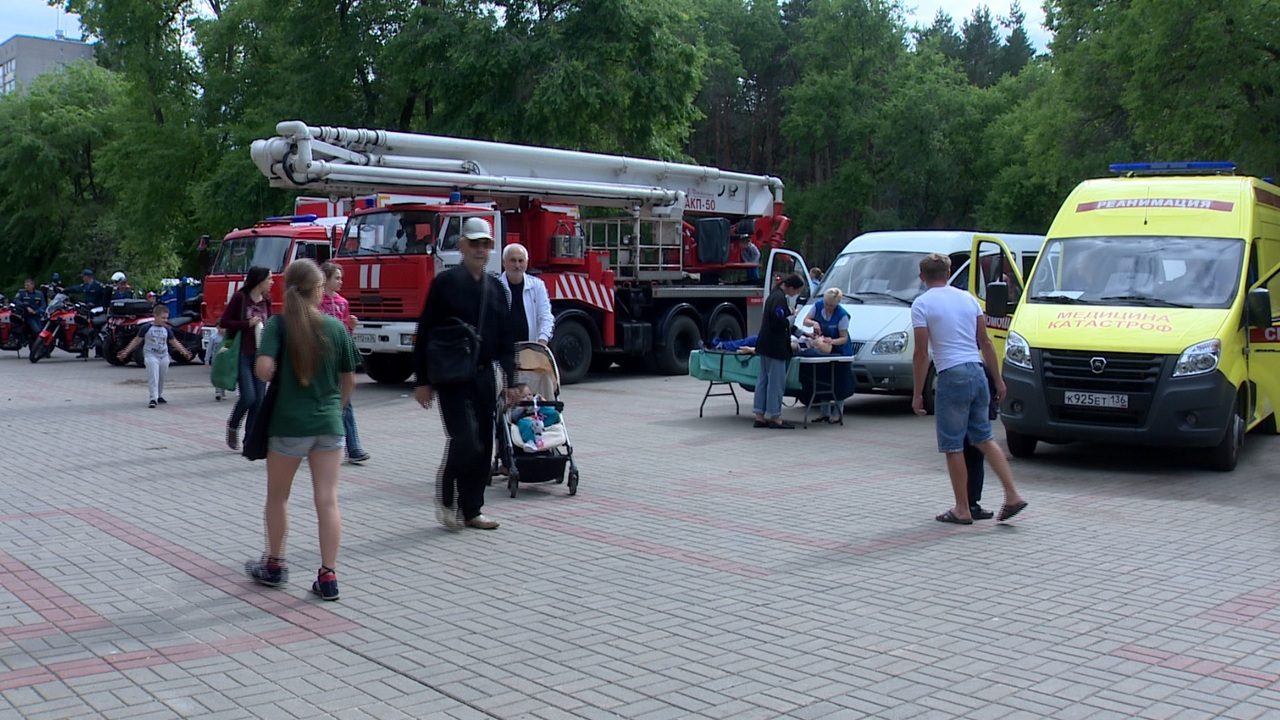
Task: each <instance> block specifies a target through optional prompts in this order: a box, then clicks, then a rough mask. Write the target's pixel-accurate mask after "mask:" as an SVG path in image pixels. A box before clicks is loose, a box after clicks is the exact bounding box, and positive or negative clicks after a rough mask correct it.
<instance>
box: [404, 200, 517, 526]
mask: <svg viewBox="0 0 1280 720" xmlns="http://www.w3.org/2000/svg"><path fill="white" fill-rule="evenodd" d="M458 249H459V250H461V251H462V263H461V264H460V265H457V266H455V267H452V268H449V269H448V270H446V271H444V272H442V273H440V274H439V275H437V276H436V278H435V279H434V280H433V281H432V282H431V289H430V290H429V291H428V292H427V302H426V304H425V305H424V306H423V308H422V315H421V317H419V318H418V335H417V340H416V342H415V343H414V346H413V356H414V367H415V371H416V374H417V378H416V380H417V383H416V384H417V387H416V388H415V390H414V397H415V399H416V400H417V401H418V403H419V404H420V405H422V407H424V408H430V407H431V405H432V403H433V402H434V400H435V399H436V398H437V397H439V399H440V418H441V420H442V421H443V422H444V429H445V434H446V436H447V441H446V443H445V449H444V459H443V460H441V462H440V469H439V471H438V472H437V475H436V517H437V519H438V520H439V521H440V522H441V523H442V524H443V525H445V526H446V527H448V528H450V529H454V528H459V527H462V526H464V525H465V526H466V527H472V528H478V529H481V530H493V529H496V528H497V527H498V522H497V521H496V520H492V519H490V518H488V517H486V516H485V515H484V514H482V513H481V510H482V508H483V507H484V490H485V488H486V487H488V485H489V477H490V474H489V467H490V466H489V459H490V458H491V457H493V438H494V426H493V423H494V409H495V406H496V405H497V397H498V389H497V387H496V386H495V385H496V382H497V380H496V378H495V373H494V368H493V365H494V363H495V362H496V363H497V364H498V365H500V366H501V370H502V375H503V378H502V382H503V387H505V388H506V389H507V393H508V395H509V396H510V397H512V398H513V397H514V393H513V391H512V390H511V388H512V387H513V385H514V384H515V381H516V373H515V340H514V339H513V334H512V331H511V323H510V321H509V320H508V307H507V293H506V291H505V289H504V288H503V286H502V284H501V283H500V282H498V279H497V278H496V277H494V276H492V275H490V274H488V273H486V272H485V266H486V265H487V264H488V262H489V255H490V254H491V253H492V252H493V229H492V228H491V227H490V225H489V221H488V220H485V219H484V218H479V217H473V218H469V219H468V220H467V221H466V222H464V223H463V224H462V237H461V238H460V242H459V244H458ZM458 321H461V322H462V323H465V324H466V325H469V326H470V327H471V328H473V329H474V331H475V334H476V335H477V336H478V338H479V343H478V345H477V346H476V347H475V348H474V351H475V352H474V355H471V354H469V350H467V349H466V346H467V343H466V342H465V341H464V342H463V346H464V347H463V349H462V350H459V349H458V346H457V345H456V344H455V345H454V346H453V347H452V348H451V349H448V350H445V349H444V348H446V347H448V346H447V345H446V344H445V343H442V342H441V339H442V338H444V337H449V338H457V337H459V336H460V335H463V336H465V335H466V334H467V333H466V332H463V333H459V332H458V327H459V326H458ZM433 337H434V338H435V340H436V342H435V343H433V342H432V338H433ZM463 358H465V359H463ZM462 365H466V366H465V367H462ZM441 378H448V379H447V380H441Z"/></svg>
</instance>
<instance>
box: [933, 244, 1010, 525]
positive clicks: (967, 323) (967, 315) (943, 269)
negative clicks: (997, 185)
mask: <svg viewBox="0 0 1280 720" xmlns="http://www.w3.org/2000/svg"><path fill="white" fill-rule="evenodd" d="M950 277H951V258H949V257H947V256H946V255H940V254H938V253H933V254H931V255H928V256H927V257H925V258H924V259H922V260H921V261H920V279H921V280H922V281H924V284H925V286H926V287H927V288H928V289H927V290H926V291H925V292H924V294H922V295H920V297H918V298H916V299H915V302H913V303H912V304H911V326H912V328H913V330H914V334H915V348H914V351H913V354H912V357H911V361H912V367H913V369H914V372H915V379H914V380H915V383H914V384H915V392H914V394H913V395H912V398H911V407H912V409H913V410H915V412H916V414H917V415H924V414H925V407H924V392H925V378H926V377H927V376H928V369H929V351H930V350H932V351H933V364H934V368H935V372H936V373H937V374H936V376H935V377H936V381H935V386H936V392H935V395H934V397H935V401H934V407H935V415H936V418H935V419H936V421H937V435H938V452H941V453H944V454H945V455H946V457H947V474H948V475H950V477H951V490H952V493H953V494H954V495H955V507H953V508H952V509H950V510H947V511H946V512H944V513H942V514H941V515H938V516H937V517H936V518H935V519H936V520H938V521H939V522H945V523H955V524H957V525H972V524H973V520H974V518H973V512H972V509H973V508H972V506H971V505H970V504H969V488H968V480H969V473H968V469H967V468H966V466H965V461H964V441H965V438H966V437H968V438H969V442H970V443H971V444H972V445H973V446H974V447H976V448H978V449H979V450H980V451H982V454H983V456H984V457H985V458H986V460H987V462H989V463H991V467H992V469H994V470H995V471H996V475H997V476H998V477H999V478H1000V484H1001V485H1003V486H1004V498H1005V501H1004V506H1003V507H1001V508H1000V514H999V518H998V519H999V521H1000V522H1004V521H1005V520H1008V519H1010V518H1012V517H1013V516H1014V515H1017V514H1018V513H1020V512H1022V510H1023V509H1024V508H1026V507H1027V502H1026V501H1025V500H1023V499H1022V496H1021V495H1019V494H1018V488H1017V486H1016V485H1014V482H1013V472H1012V471H1011V470H1010V469H1009V462H1008V461H1007V460H1006V459H1005V457H1004V451H1003V450H1001V449H1000V448H999V447H998V446H997V445H996V441H995V439H994V436H993V434H992V428H991V420H990V418H989V416H988V415H987V412H988V410H987V407H988V404H989V402H990V395H989V392H990V391H989V390H988V384H987V372H988V371H989V372H990V373H991V378H990V379H991V381H992V382H993V384H994V385H995V388H996V397H997V399H1003V397H1004V393H1005V385H1004V380H1003V379H1002V378H1001V377H1000V372H999V367H1000V365H999V364H998V362H997V359H996V351H995V347H994V346H993V345H992V344H991V338H990V337H988V336H987V325H986V321H985V318H984V317H983V313H982V307H981V306H980V305H979V304H978V301H977V300H975V299H974V298H973V296H972V295H970V294H969V293H967V292H965V291H963V290H960V289H958V288H954V287H951V286H949V285H948V284H947V279H948V278H950ZM984 360H985V365H984V364H983V362H984ZM988 517H990V516H988Z"/></svg>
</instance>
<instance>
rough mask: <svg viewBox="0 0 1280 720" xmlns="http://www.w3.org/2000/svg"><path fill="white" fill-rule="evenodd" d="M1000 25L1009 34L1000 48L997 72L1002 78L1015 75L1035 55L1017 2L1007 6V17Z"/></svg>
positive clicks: (1023, 13)
mask: <svg viewBox="0 0 1280 720" xmlns="http://www.w3.org/2000/svg"><path fill="white" fill-rule="evenodd" d="M1000 25H1001V27H1003V28H1004V29H1005V30H1008V31H1009V34H1008V36H1007V37H1005V39H1004V45H1002V46H1001V47H1000V62H999V64H998V67H999V72H1000V74H1001V75H1002V76H1003V75H1017V74H1018V73H1020V72H1022V68H1024V67H1026V65H1027V63H1029V62H1031V58H1033V57H1035V55H1036V51H1035V49H1034V48H1033V47H1031V38H1030V36H1028V35H1027V14H1026V13H1025V12H1023V10H1022V5H1021V4H1020V3H1018V2H1017V0H1014V3H1013V4H1012V5H1010V6H1009V16H1008V17H1005V18H1001V19H1000Z"/></svg>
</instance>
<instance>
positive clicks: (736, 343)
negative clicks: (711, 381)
mask: <svg viewBox="0 0 1280 720" xmlns="http://www.w3.org/2000/svg"><path fill="white" fill-rule="evenodd" d="M796 332H799V333H800V335H799V336H798V337H792V338H791V350H792V352H794V353H795V354H797V355H799V356H801V357H820V356H822V355H830V354H831V338H829V337H825V336H823V335H822V334H821V333H818V332H815V331H813V329H812V328H807V327H806V328H805V329H804V330H803V331H800V330H797V331H796ZM711 349H712V350H720V351H723V352H736V353H738V354H739V355H754V354H755V352H756V336H755V335H749V336H747V337H744V338H742V339H741V340H721V339H719V338H715V339H713V340H712V341H711Z"/></svg>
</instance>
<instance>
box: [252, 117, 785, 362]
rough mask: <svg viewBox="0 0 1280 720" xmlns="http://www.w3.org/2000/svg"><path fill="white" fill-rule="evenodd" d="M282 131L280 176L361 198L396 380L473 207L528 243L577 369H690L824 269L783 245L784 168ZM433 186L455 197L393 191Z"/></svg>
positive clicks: (295, 127)
mask: <svg viewBox="0 0 1280 720" xmlns="http://www.w3.org/2000/svg"><path fill="white" fill-rule="evenodd" d="M276 130H277V132H278V133H279V136H278V137H275V138H270V139H266V140H258V141H255V142H254V144H253V150H252V152H253V158H254V162H255V163H256V164H257V165H258V167H259V169H260V170H262V172H263V173H264V174H265V175H267V177H268V178H270V180H271V183H272V185H274V186H276V187H284V188H292V189H297V190H304V191H307V192H310V193H316V192H317V191H319V192H322V193H324V195H322V196H321V198H320V199H319V200H318V201H317V202H323V201H324V199H325V198H329V199H330V200H329V201H330V202H332V203H334V204H335V207H336V206H337V205H338V204H339V203H340V202H341V201H342V199H343V198H357V199H356V200H354V202H353V203H352V204H353V206H354V208H353V209H352V210H351V211H350V215H349V216H348V218H347V223H346V229H345V231H344V232H343V235H342V239H341V241H340V243H339V246H338V249H337V253H336V257H337V262H338V263H339V264H341V265H343V266H344V275H345V277H346V282H345V285H344V290H343V292H344V294H345V295H346V296H347V298H348V299H349V300H350V301H351V308H352V309H351V311H352V313H353V314H355V315H357V316H358V317H359V325H358V326H357V328H356V331H355V333H356V334H355V340H356V346H357V348H358V349H359V350H360V352H361V355H362V356H363V363H364V366H365V370H366V372H367V373H368V374H369V376H370V377H371V378H373V379H374V380H376V381H379V382H401V381H403V380H405V379H406V378H408V376H409V375H410V373H411V372H412V363H411V361H410V352H411V350H412V346H413V339H414V334H415V332H416V320H417V317H418V315H419V313H420V311H421V309H422V306H423V303H424V301H425V299H426V294H427V290H428V288H429V287H430V283H431V279H432V278H433V277H434V276H435V274H436V273H438V272H440V271H442V270H444V269H446V268H448V267H451V266H453V265H456V264H458V263H459V262H460V261H461V257H460V252H459V250H458V247H457V238H458V233H459V230H460V227H461V224H462V222H463V221H465V220H466V219H467V218H470V217H477V216H479V217H484V218H485V219H487V220H489V222H490V223H492V225H493V227H494V230H495V238H497V239H498V240H499V242H500V243H501V244H504V245H505V244H509V243H513V242H519V243H521V244H523V245H524V246H525V247H526V248H527V249H528V251H529V269H530V270H529V271H530V272H531V273H532V274H535V275H537V276H538V277H539V278H540V279H541V280H542V281H543V282H544V283H546V285H547V291H548V294H549V295H550V298H551V304H552V311H553V313H554V315H555V333H554V335H553V337H552V341H551V347H552V351H553V352H554V353H555V356H556V360H557V362H558V364H559V367H560V372H561V379H562V381H563V382H565V383H573V382H577V381H578V380H580V379H581V378H582V377H583V376H584V375H585V374H586V373H587V371H588V370H589V369H593V368H595V369H602V368H605V367H608V366H609V365H610V364H612V363H613V362H620V363H624V364H633V363H634V364H637V365H641V366H645V367H648V368H651V369H654V370H657V371H659V372H664V373H669V374H679V373H684V372H686V371H687V363H688V357H689V351H690V350H692V349H693V348H695V347H696V346H697V344H698V342H699V341H700V340H701V339H702V338H704V337H705V338H709V337H724V338H740V337H743V336H744V335H745V334H746V332H747V330H748V329H754V328H755V327H756V326H757V325H758V322H759V314H760V310H761V307H762V306H763V302H764V297H765V294H766V287H767V286H768V285H769V281H771V280H772V279H773V278H774V277H775V276H777V275H780V274H783V273H786V272H792V271H797V272H801V273H807V268H806V267H805V264H804V260H803V258H801V257H800V255H799V254H797V253H795V252H792V251H789V250H785V249H782V243H783V239H784V236H785V234H786V229H787V224H788V222H789V221H788V219H787V218H786V217H785V216H784V215H782V209H783V204H782V182H781V181H780V180H778V179H777V178H773V177H768V176H759V175H747V174H742V173H731V172H725V171H722V170H719V169H716V168H711V167H700V166H695V165H685V164H679V163H668V162H662V161H656V160H643V159H637V158H628V157H620V156H609V155H599V154H594V153H583V152H574V151H568V150H556V149H551V148H540V147H531V146H523V145H510V144H504V143H492V142H482V141H476V140H463V139H458V138H449V137H440V136H432V135H416V134H409V133H393V132H386V131H382V130H363V129H351V128H332V127H309V126H307V125H305V124H303V123H300V122H284V123H280V124H279V125H278V126H277V128H276ZM431 192H434V193H436V194H437V195H439V194H443V193H448V194H449V197H447V198H436V199H430V198H414V197H408V198H406V197H403V195H389V194H391V193H400V194H413V193H420V194H426V193H431ZM379 193H387V194H388V195H385V196H382V198H381V199H379V195H378V194H379ZM368 195H372V196H373V197H366V196H368ZM464 196H465V200H464ZM760 250H763V251H764V262H763V267H761V263H760V262H759V259H758V257H757V256H758V255H759V254H760V253H759V252H758V251H760ZM498 255H499V254H498V253H494V257H493V258H492V260H491V267H490V270H491V271H493V272H499V271H500V270H501V267H500V258H499V257H498ZM761 270H764V272H763V273H762V272H761ZM806 287H807V284H806Z"/></svg>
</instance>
